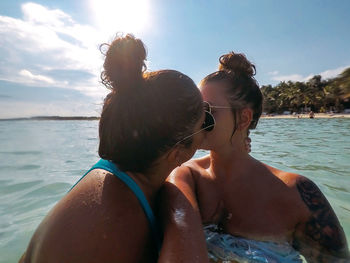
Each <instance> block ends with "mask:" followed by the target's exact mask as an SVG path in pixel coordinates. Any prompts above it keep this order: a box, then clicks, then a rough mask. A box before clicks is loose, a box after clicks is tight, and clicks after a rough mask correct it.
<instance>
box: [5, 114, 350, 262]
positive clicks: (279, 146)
mask: <svg viewBox="0 0 350 263" xmlns="http://www.w3.org/2000/svg"><path fill="white" fill-rule="evenodd" d="M97 130H98V122H97V121H0V262H1V263H5V262H16V261H17V260H18V259H19V257H20V255H21V253H23V251H24V250H25V248H26V246H27V244H28V242H29V239H30V237H31V235H32V234H33V231H34V230H35V228H36V227H37V225H38V224H39V222H40V221H41V220H42V219H43V217H44V216H45V215H46V213H47V212H48V210H49V209H50V208H51V207H52V206H53V205H54V204H55V203H56V201H57V200H59V199H60V198H61V197H62V196H63V195H64V194H65V193H66V192H67V191H68V190H69V188H70V187H71V186H72V185H73V183H74V182H75V181H77V180H78V179H79V178H80V176H81V175H83V173H84V172H85V171H86V170H88V169H89V168H90V167H91V165H92V164H93V163H94V162H96V161H97V160H98V155H97V147H98V133H97ZM251 138H252V155H253V156H254V157H255V158H257V159H259V160H261V161H263V162H266V163H268V164H270V165H272V166H275V167H277V168H280V169H283V170H288V171H291V172H296V173H300V174H303V175H305V176H307V177H309V178H311V179H312V180H313V181H314V182H316V183H317V185H318V186H319V187H320V188H321V190H322V191H323V193H324V194H325V195H326V197H327V198H328V200H329V201H330V203H331V204H332V206H333V208H334V210H335V212H336V214H337V215H338V217H339V220H340V222H341V224H342V226H343V228H344V230H345V232H346V235H347V238H348V240H349V239H350V172H349V171H350V119H313V120H311V119H263V120H261V122H260V123H259V125H258V128H257V129H256V130H255V131H253V132H252V133H251ZM203 154H205V152H203V151H198V152H197V153H196V155H197V156H201V155H203Z"/></svg>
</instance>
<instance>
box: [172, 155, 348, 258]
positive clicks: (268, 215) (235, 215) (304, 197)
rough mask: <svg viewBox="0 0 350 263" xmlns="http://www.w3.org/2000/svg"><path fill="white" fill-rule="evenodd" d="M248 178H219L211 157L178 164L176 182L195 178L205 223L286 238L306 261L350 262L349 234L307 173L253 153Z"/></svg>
mask: <svg viewBox="0 0 350 263" xmlns="http://www.w3.org/2000/svg"><path fill="white" fill-rule="evenodd" d="M250 162H251V163H252V164H251V166H249V168H248V169H247V170H246V174H242V175H241V176H245V178H236V177H234V176H232V177H231V178H230V179H229V180H220V179H218V178H217V177H215V176H213V175H212V174H210V172H208V170H207V169H208V168H209V166H210V157H209V156H207V157H204V158H201V159H198V160H193V161H189V162H187V163H186V164H185V165H186V166H188V167H189V168H190V172H189V169H178V171H177V172H176V173H175V174H174V175H173V177H172V179H171V180H172V181H173V182H174V183H175V185H177V186H179V187H180V188H182V187H181V185H182V184H183V180H186V181H188V180H190V179H186V177H190V178H192V180H193V181H194V182H195V186H194V187H193V188H192V189H191V190H189V189H187V191H191V192H193V193H196V196H197V200H198V209H199V211H200V215H201V219H202V222H203V224H209V223H216V224H218V225H219V226H220V227H221V228H222V230H223V232H225V233H230V234H232V235H235V236H242V237H245V238H249V239H255V240H265V241H266V240H271V241H279V242H284V241H287V242H289V243H290V244H291V245H293V246H294V247H295V248H296V249H297V250H299V251H300V252H301V253H302V254H303V256H304V257H305V258H306V259H307V260H308V262H342V260H341V259H344V261H343V262H347V261H346V259H349V252H348V248H347V243H346V238H345V235H344V232H343V229H342V227H341V226H340V224H339V221H338V219H337V217H336V215H335V214H334V212H333V210H332V208H331V206H330V205H329V203H328V202H327V200H326V199H325V197H324V196H323V195H322V193H321V192H320V190H319V189H318V188H317V186H316V185H315V184H314V183H312V182H311V181H310V180H308V179H307V178H305V177H303V176H300V175H297V174H292V173H286V172H283V171H280V170H277V169H275V168H272V167H270V166H268V165H265V164H263V163H261V162H259V161H257V160H254V159H253V158H252V157H251V160H250Z"/></svg>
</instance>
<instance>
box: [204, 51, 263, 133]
mask: <svg viewBox="0 0 350 263" xmlns="http://www.w3.org/2000/svg"><path fill="white" fill-rule="evenodd" d="M219 62H220V65H219V70H218V71H216V72H214V73H212V74H209V75H208V76H206V77H205V78H204V79H203V80H202V82H201V85H203V84H205V83H207V82H213V81H222V82H223V83H225V84H226V87H227V89H226V92H227V95H228V96H227V98H228V102H229V104H230V106H231V108H232V112H233V114H234V117H235V118H234V122H235V123H234V130H233V133H232V135H233V134H234V133H235V131H236V130H237V116H238V113H239V112H240V110H242V109H243V108H245V107H249V108H251V109H252V110H253V118H252V121H251V123H250V125H249V127H248V129H255V127H256V125H257V124H258V121H259V118H260V116H261V113H262V101H263V96H262V93H261V91H260V88H259V85H258V83H257V81H256V80H255V78H254V75H255V73H256V70H255V66H254V65H253V64H252V63H250V62H249V61H248V60H247V58H246V57H245V56H244V54H238V53H234V52H230V53H228V54H225V55H222V56H221V57H220V58H219Z"/></svg>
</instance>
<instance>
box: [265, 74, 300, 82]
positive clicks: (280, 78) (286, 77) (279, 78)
mask: <svg viewBox="0 0 350 263" xmlns="http://www.w3.org/2000/svg"><path fill="white" fill-rule="evenodd" d="M272 80H276V81H289V80H290V81H305V80H306V78H305V77H303V76H302V75H299V74H291V75H284V76H275V77H272Z"/></svg>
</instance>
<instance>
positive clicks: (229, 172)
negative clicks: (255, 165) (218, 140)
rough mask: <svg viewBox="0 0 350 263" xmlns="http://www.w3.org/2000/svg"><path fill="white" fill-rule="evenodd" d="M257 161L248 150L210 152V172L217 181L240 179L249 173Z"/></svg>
mask: <svg viewBox="0 0 350 263" xmlns="http://www.w3.org/2000/svg"><path fill="white" fill-rule="evenodd" d="M254 161H255V159H254V158H253V157H251V156H250V155H249V154H248V152H247V151H246V150H239V149H232V148H231V150H228V149H226V150H224V151H219V152H218V151H211V152H210V168H209V169H210V171H211V174H212V175H213V176H215V177H216V178H217V179H219V178H222V179H224V178H226V177H227V176H230V177H231V176H235V177H237V178H238V177H240V176H242V175H245V174H246V173H247V170H248V168H249V167H250V164H252V162H254Z"/></svg>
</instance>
